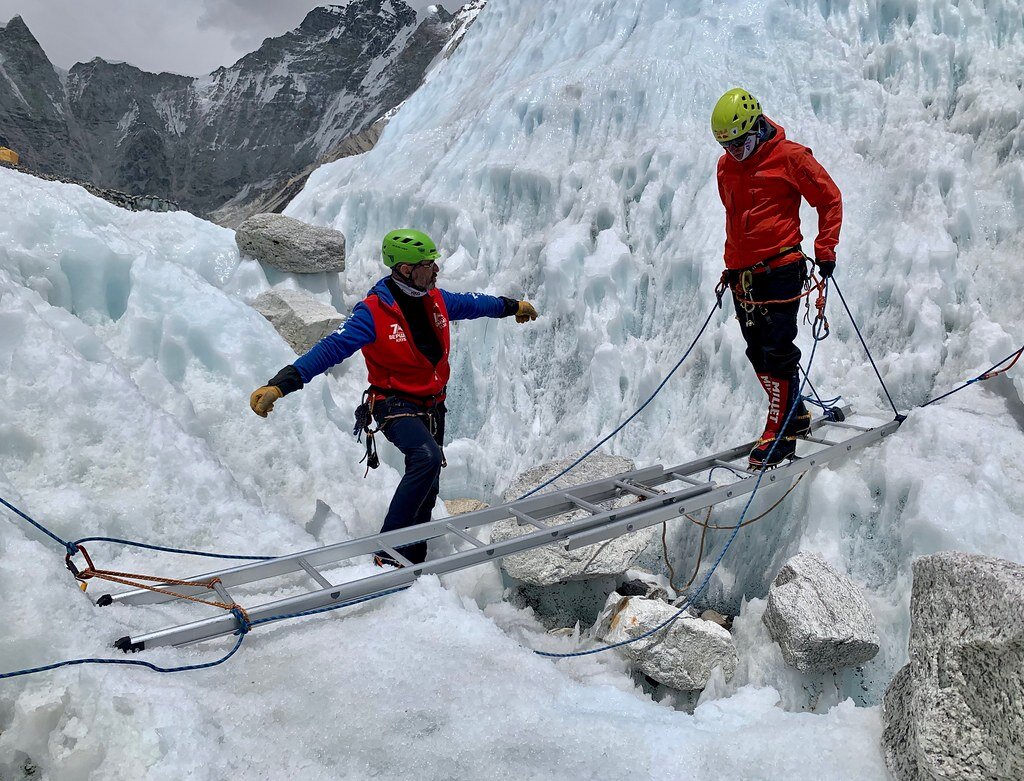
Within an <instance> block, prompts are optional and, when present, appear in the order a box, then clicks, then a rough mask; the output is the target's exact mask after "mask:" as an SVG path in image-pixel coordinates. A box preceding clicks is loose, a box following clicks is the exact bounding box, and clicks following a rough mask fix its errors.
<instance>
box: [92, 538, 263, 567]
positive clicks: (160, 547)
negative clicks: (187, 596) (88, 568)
mask: <svg viewBox="0 0 1024 781" xmlns="http://www.w3.org/2000/svg"><path fill="white" fill-rule="evenodd" d="M83 542H116V543H120V544H121V545H131V546H132V547H135V548H147V549H148V550H158V551H163V552H165V553H183V554H186V555H189V556H205V557H207V558H210V559H241V560H243V561H270V559H276V558H277V556H240V555H238V554H234V553H206V552H204V551H196V550H186V549H185V548H168V547H165V546H163V545H150V544H148V543H145V542H135V541H134V540H121V539H118V538H117V537H83V538H82V539H80V540H75V542H74V544H75V545H81V544H82V543H83Z"/></svg>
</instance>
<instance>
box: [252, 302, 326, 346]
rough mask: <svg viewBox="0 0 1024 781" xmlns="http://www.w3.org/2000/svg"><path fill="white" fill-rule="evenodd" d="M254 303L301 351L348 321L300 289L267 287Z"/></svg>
mask: <svg viewBox="0 0 1024 781" xmlns="http://www.w3.org/2000/svg"><path fill="white" fill-rule="evenodd" d="M252 306H253V309H255V310H256V311H257V312H259V313H260V314H261V315H263V316H264V317H265V318H267V320H269V321H270V322H271V324H272V325H273V326H274V328H276V329H277V332H278V333H279V334H281V336H282V337H284V340H285V341H286V342H288V344H289V345H291V348H292V349H293V350H295V352H296V353H298V354H299V355H302V354H303V353H305V352H306V351H307V350H309V348H310V347H312V346H313V345H314V344H316V343H317V342H319V341H320V340H321V339H323V338H324V337H325V336H327V334H330V333H333V332H334V331H336V330H337V329H338V326H340V325H341V324H342V323H343V322H345V318H344V316H343V315H342V314H341V313H340V312H337V311H335V310H334V309H333V308H331V307H329V306H327V305H326V304H322V303H320V302H319V301H317V300H316V299H315V298H313V296H311V295H309V293H304V292H301V291H297V290H276V289H275V290H268V291H267V292H265V293H261V294H260V295H259V297H257V298H256V300H255V301H253V302H252Z"/></svg>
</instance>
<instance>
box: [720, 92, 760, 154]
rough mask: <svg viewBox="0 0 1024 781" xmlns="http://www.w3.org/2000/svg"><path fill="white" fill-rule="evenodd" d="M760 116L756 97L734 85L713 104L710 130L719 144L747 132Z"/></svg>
mask: <svg viewBox="0 0 1024 781" xmlns="http://www.w3.org/2000/svg"><path fill="white" fill-rule="evenodd" d="M760 116H761V104H760V103H758V102H757V98H755V97H754V96H753V95H751V94H750V93H749V92H747V91H746V90H745V89H742V88H741V87H736V88H734V89H731V90H729V91H728V92H726V93H725V94H724V95H722V97H720V98H719V99H718V102H717V103H716V104H715V108H714V110H713V111H712V112H711V132H712V133H714V134H715V139H716V140H717V141H718V143H720V144H724V143H725V142H727V141H735V140H736V139H737V138H741V137H742V136H745V135H746V134H747V133H749V132H750V131H751V130H752V129H753V127H754V123H755V122H757V119H758V117H760Z"/></svg>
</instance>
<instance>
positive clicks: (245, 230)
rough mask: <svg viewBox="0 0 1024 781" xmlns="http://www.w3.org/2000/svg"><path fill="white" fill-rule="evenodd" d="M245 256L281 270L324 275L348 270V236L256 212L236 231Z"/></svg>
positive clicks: (281, 216) (278, 215)
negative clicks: (346, 256) (346, 261)
mask: <svg viewBox="0 0 1024 781" xmlns="http://www.w3.org/2000/svg"><path fill="white" fill-rule="evenodd" d="M235 243H236V244H237V245H238V251H239V252H240V253H242V254H243V255H249V256H250V257H253V258H256V260H258V261H260V263H266V264H267V265H268V266H271V267H273V268H275V269H277V270H278V271H285V272H291V273H294V274H320V273H322V272H325V271H327V272H331V271H344V270H345V236H344V235H343V234H342V233H341V231H336V230H333V229H331V228H323V227H320V226H318V225H307V224H306V223H304V222H302V221H301V220H296V219H294V218H292V217H285V216H284V215H282V214H254V215H253V216H252V217H250V218H249V219H247V220H246V221H245V222H243V223H242V224H241V225H239V226H238V230H236V231H235Z"/></svg>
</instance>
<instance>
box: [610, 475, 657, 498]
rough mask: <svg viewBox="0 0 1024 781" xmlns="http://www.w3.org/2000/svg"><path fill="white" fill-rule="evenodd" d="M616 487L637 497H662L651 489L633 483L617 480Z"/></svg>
mask: <svg viewBox="0 0 1024 781" xmlns="http://www.w3.org/2000/svg"><path fill="white" fill-rule="evenodd" d="M615 485H617V486H618V487H619V488H621V489H622V490H623V491H628V492H629V493H631V494H636V495H637V496H646V497H647V498H648V499H654V498H655V497H657V496H661V494H659V493H658V492H657V491H652V490H651V489H650V488H645V487H643V486H640V485H635V484H633V483H627V482H626V481H625V480H616V481H615Z"/></svg>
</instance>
